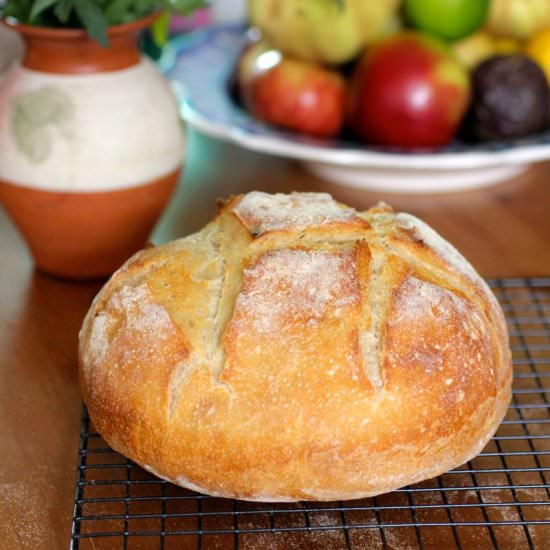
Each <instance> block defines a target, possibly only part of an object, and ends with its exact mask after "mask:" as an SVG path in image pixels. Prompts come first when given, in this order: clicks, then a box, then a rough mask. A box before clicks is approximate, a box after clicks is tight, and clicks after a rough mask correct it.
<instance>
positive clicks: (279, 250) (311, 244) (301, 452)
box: [80, 193, 511, 501]
mask: <svg viewBox="0 0 550 550" xmlns="http://www.w3.org/2000/svg"><path fill="white" fill-rule="evenodd" d="M507 338H508V337H507V333H506V327H505V324H504V319H503V316H502V312H501V310H500V308H499V306H498V304H497V302H496V300H495V299H494V296H493V295H492V293H491V291H490V290H489V289H488V288H487V287H486V285H485V283H484V282H483V281H482V279H481V278H480V277H479V276H478V275H477V274H476V273H475V271H474V270H473V269H472V268H471V266H470V265H469V264H468V263H467V262H466V261H465V260H464V259H463V258H462V257H461V256H460V255H459V254H458V253H457V252H456V251H455V250H454V249H453V248H452V247H450V245H448V243H445V242H444V241H443V240H442V239H441V238H440V237H438V236H437V235H435V233H433V232H432V231H431V230H430V229H429V228H426V226H424V225H423V224H422V223H421V222H419V221H418V220H416V219H415V218H413V217H411V216H408V215H404V214H394V213H393V211H391V209H390V208H389V207H387V206H386V205H382V206H378V207H376V208H373V209H371V210H370V211H368V212H366V213H357V212H355V211H354V210H353V209H350V208H349V207H346V206H344V205H340V204H339V203H336V202H335V201H333V200H332V199H331V198H330V197H329V196H328V195H322V194H316V195H315V194H293V195H290V196H288V195H275V196H270V195H266V194H264V193H250V194H248V195H245V196H244V197H233V198H231V199H230V200H229V201H228V202H227V203H226V204H225V205H224V206H223V207H222V209H221V210H220V212H219V214H218V216H217V217H216V219H215V220H214V221H213V222H212V223H211V224H209V225H208V226H206V227H205V228H204V229H203V230H202V231H200V232H199V233H197V234H195V235H191V236H190V237H187V238H185V239H181V240H179V241H175V242H173V243H170V244H168V245H165V246H161V247H158V248H156V249H148V250H145V251H143V252H141V253H139V254H137V255H136V256H135V257H134V258H132V259H131V260H129V262H128V263H127V264H126V265H125V266H123V267H122V268H121V269H120V270H119V272H118V273H116V274H115V275H114V276H113V278H112V279H111V281H110V282H109V283H108V284H107V285H106V286H105V287H104V289H103V290H102V291H101V293H100V294H99V295H98V297H97V298H96V300H95V301H94V304H93V305H92V307H91V309H90V312H89V313H88V316H87V318H86V320H85V322H84V324H83V328H82V331H81V339H80V357H81V384H82V390H83V394H84V399H85V401H86V403H87V405H88V408H89V411H90V415H91V417H92V419H93V421H94V423H95V425H96V427H97V429H98V431H99V432H100V433H101V434H102V435H103V437H104V438H105V440H106V441H107V442H108V443H109V444H111V445H112V446H113V447H114V448H115V449H116V450H118V451H120V452H122V453H123V454H125V455H127V456H129V457H130V458H132V459H133V460H135V461H136V462H137V463H139V464H141V465H143V466H144V467H145V468H147V469H149V470H150V471H152V472H154V473H155V474H156V475H158V476H160V477H163V478H165V479H169V480H170V481H173V482H174V483H177V484H179V485H182V486H184V487H189V488H192V489H196V490H200V491H202V492H206V493H209V494H213V495H220V496H227V497H236V498H242V499H249V500H267V501H285V500H290V501H291V500H300V499H315V500H335V499H336V500H338V499H348V498H359V497H363V496H369V495H375V494H378V493H382V492H386V491H389V490H392V489H395V488H397V487H400V486H403V485H406V484H409V483H413V482H416V481H420V480H421V479H426V478H429V477H433V476H435V475H438V474H440V473H442V472H444V471H446V470H448V469H450V468H453V467H455V466H458V465H459V464H462V463H464V462H465V461H467V460H469V459H470V458H472V457H473V456H475V455H476V454H477V453H479V451H480V450H481V449H482V448H483V446H484V445H485V443H486V442H487V440H488V439H489V438H490V437H491V436H492V434H493V433H494V432H495V430H496V428H497V426H498V424H499V423H500V421H501V419H502V417H503V416H504V414H505V411H506V407H507V405H508V402H509V400H510V387H511V361H510V353H509V349H508V339H507Z"/></svg>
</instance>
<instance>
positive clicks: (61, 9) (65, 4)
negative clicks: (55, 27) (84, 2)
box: [54, 0, 74, 24]
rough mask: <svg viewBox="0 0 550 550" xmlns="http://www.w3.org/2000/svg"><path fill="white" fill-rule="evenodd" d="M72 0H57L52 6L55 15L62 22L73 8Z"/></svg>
mask: <svg viewBox="0 0 550 550" xmlns="http://www.w3.org/2000/svg"><path fill="white" fill-rule="evenodd" d="M73 7H74V3H73V0H59V3H58V4H57V6H55V8H54V13H55V16H56V17H57V18H58V19H59V21H60V22H61V23H63V24H65V23H67V21H68V20H69V17H70V15H71V11H72V10H73Z"/></svg>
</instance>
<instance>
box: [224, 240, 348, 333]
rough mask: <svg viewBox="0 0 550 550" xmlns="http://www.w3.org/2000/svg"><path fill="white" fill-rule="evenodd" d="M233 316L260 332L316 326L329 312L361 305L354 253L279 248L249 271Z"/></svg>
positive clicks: (245, 274) (246, 271) (245, 275)
mask: <svg viewBox="0 0 550 550" xmlns="http://www.w3.org/2000/svg"><path fill="white" fill-rule="evenodd" d="M243 277H244V287H243V290H242V292H241V294H240V295H239V297H238V298H237V303H236V306H235V314H236V315H238V316H242V317H244V318H245V319H246V320H247V321H248V322H250V323H251V324H252V326H253V328H254V330H256V331H258V332H260V333H273V332H278V331H281V330H286V328H287V327H288V326H290V325H289V323H290V324H292V323H293V322H296V321H298V320H299V321H302V322H305V323H309V324H310V325H314V324H315V323H318V322H320V321H321V320H322V319H324V318H325V316H326V315H327V313H328V310H329V308H330V309H331V311H333V314H335V315H338V308H342V307H344V306H347V305H349V304H352V303H358V302H359V290H358V287H357V283H356V279H355V264H354V253H353V251H345V252H340V253H330V252H324V251H306V250H289V249H287V250H277V251H273V252H269V253H267V254H264V255H263V256H262V257H260V258H259V260H258V261H257V262H256V263H255V264H253V265H251V266H249V267H248V268H247V269H245V271H244V274H243Z"/></svg>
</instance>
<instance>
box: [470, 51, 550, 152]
mask: <svg viewBox="0 0 550 550" xmlns="http://www.w3.org/2000/svg"><path fill="white" fill-rule="evenodd" d="M549 114H550V89H549V87H548V82H547V80H546V77H545V75H544V73H543V71H542V69H541V68H540V67H539V66H538V65H537V64H536V63H535V62H534V61H532V60H531V59H529V58H528V57H526V56H524V55H522V54H510V55H496V56H494V57H491V58H489V59H487V60H485V61H483V62H482V63H481V64H479V65H478V66H477V67H476V68H475V70H474V71H473V72H472V102H471V104H470V108H469V110H468V113H467V115H466V118H465V120H464V125H463V137H464V138H465V139H467V140H469V141H488V140H502V139H510V138H519V137H522V136H525V135H527V134H531V133H535V132H540V131H541V130H544V129H545V128H546V127H547V126H548V123H549Z"/></svg>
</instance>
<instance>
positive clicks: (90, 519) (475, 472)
mask: <svg viewBox="0 0 550 550" xmlns="http://www.w3.org/2000/svg"><path fill="white" fill-rule="evenodd" d="M489 283H490V285H491V287H492V289H493V291H494V292H495V294H496V296H497V298H498V299H499V301H500V303H501V304H502V307H503V309H504V312H505V314H506V316H507V320H508V323H509V331H510V337H511V346H512V352H513V357H514V390H513V401H512V404H511V405H510V408H509V411H508V414H507V415H506V418H505V420H504V421H503V423H502V425H501V426H500V428H499V430H498V432H497V434H496V435H495V437H494V438H493V439H492V440H491V441H490V442H489V444H488V445H487V446H486V448H485V449H484V450H483V452H482V453H481V454H480V455H479V456H478V457H477V458H475V459H474V460H472V461H470V462H468V463H467V464H465V465H463V466H462V467H460V468H457V469H456V470H453V471H451V472H448V473H446V474H444V475H442V476H440V477H439V478H436V479H431V480H428V481H424V482H422V483H419V484H416V485H414V486H410V487H406V488H403V489H400V490H398V491H394V492H393V493H390V494H387V495H381V496H378V497H375V498H368V499H363V500H357V501H347V502H331V503H316V502H315V503H314V502H300V503H291V504H264V503H251V502H239V501H233V500H227V499H219V498H212V497H208V496H205V495H200V494H197V493H193V492H192V491H188V490H185V489H181V488H179V487H176V486H174V485H171V484H170V483H167V482H164V481H161V480H159V479H157V478H155V477H154V476H152V475H151V474H148V473H147V472H145V471H143V470H142V469H141V468H139V467H138V466H136V465H135V464H133V463H132V462H130V461H129V460H127V459H125V458H124V457H122V456H121V455H119V454H117V453H115V452H114V451H112V450H111V449H110V448H109V447H108V446H107V445H106V444H105V442H104V441H103V440H102V439H101V437H100V436H99V435H98V434H97V433H95V431H94V429H93V426H91V423H90V420H89V418H88V416H87V413H86V411H84V415H83V419H82V429H81V437H80V452H79V460H78V472H77V485H76V496H75V507H74V517H73V528H72V537H71V548H73V549H77V548H79V549H85V548H94V549H100V548H109V549H112V548H124V549H126V548H128V549H129V548H160V549H168V548H175V549H176V548H177V549H187V548H205V549H210V548H220V549H226V548H240V549H257V548H258V549H264V548H266V549H267V548H269V549H281V550H282V549H284V550H287V549H292V548H301V549H308V548H311V549H314V548H328V549H331V550H333V549H340V548H342V549H349V548H352V549H368V550H371V549H378V548H391V549H421V550H427V549H438V550H440V549H468V550H470V549H475V550H480V549H486V548H487V549H490V548H498V549H499V550H505V549H510V550H522V549H532V548H536V549H540V550H543V549H547V548H550V402H549V399H548V398H549V394H550V382H549V379H550V278H538V279H495V280H491V281H489Z"/></svg>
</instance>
